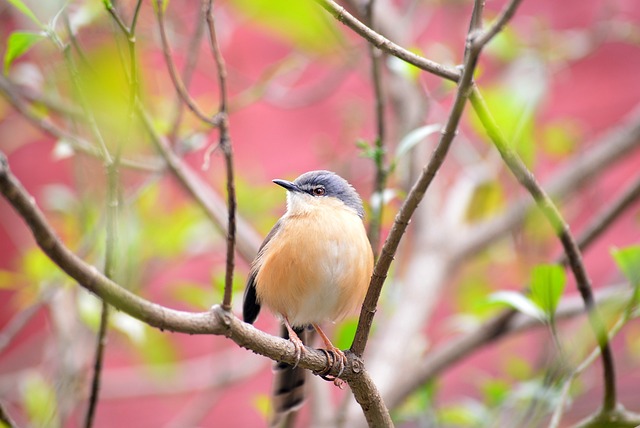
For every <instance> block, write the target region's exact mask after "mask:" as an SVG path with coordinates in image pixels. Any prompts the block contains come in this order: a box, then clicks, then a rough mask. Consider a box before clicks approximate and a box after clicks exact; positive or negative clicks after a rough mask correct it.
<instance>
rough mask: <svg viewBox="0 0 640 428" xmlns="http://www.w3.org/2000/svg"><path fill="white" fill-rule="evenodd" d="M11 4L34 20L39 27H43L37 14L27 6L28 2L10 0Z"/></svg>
mask: <svg viewBox="0 0 640 428" xmlns="http://www.w3.org/2000/svg"><path fill="white" fill-rule="evenodd" d="M8 2H9V3H10V4H12V5H13V7H15V8H16V9H18V10H19V11H20V12H22V14H23V15H24V16H26V17H27V18H29V19H30V20H32V21H33V22H34V23H35V24H36V25H37V26H38V27H42V23H41V22H40V20H39V19H38V18H37V17H36V15H35V14H34V13H33V12H32V11H31V9H29V7H27V5H26V4H24V2H23V1H22V0H8Z"/></svg>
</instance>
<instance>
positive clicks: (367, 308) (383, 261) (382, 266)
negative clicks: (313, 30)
mask: <svg viewBox="0 0 640 428" xmlns="http://www.w3.org/2000/svg"><path fill="white" fill-rule="evenodd" d="M323 3H324V1H323ZM354 19H355V18H354ZM479 54H480V50H471V51H469V54H468V55H467V56H466V58H465V64H464V68H463V71H462V76H461V77H460V80H459V81H458V89H457V91H456V96H455V99H454V102H453V106H452V107H451V113H450V114H449V118H448V119H447V123H446V124H445V127H444V129H443V130H442V134H441V137H440V141H439V142H438V145H437V147H436V149H435V151H434V152H433V155H432V156H431V159H430V160H429V162H428V164H427V165H425V167H424V168H423V170H422V173H421V174H420V177H419V178H418V180H417V181H416V182H415V184H414V185H413V187H412V188H411V190H410V191H409V194H408V195H407V198H406V199H405V200H404V202H403V203H402V206H401V207H400V210H399V211H398V214H396V217H395V220H394V223H393V226H392V228H391V231H390V232H389V236H388V237H387V239H386V241H385V243H384V245H383V247H382V251H381V252H380V258H379V259H378V261H377V263H376V265H375V267H374V269H373V276H372V278H371V284H370V285H369V290H368V291H367V295H366V297H365V299H364V303H363V305H362V311H361V312H360V318H359V320H358V327H357V329H356V333H355V337H354V339H353V343H352V345H351V350H352V351H353V352H354V353H355V354H356V355H358V356H362V354H363V353H364V349H365V347H366V345H367V340H368V338H369V332H370V331H371V326H372V324H373V318H374V315H375V313H376V306H377V304H378V300H379V298H380V292H381V291H382V286H383V284H384V281H385V279H386V277H387V272H388V271H389V267H390V266H391V262H392V261H393V258H394V255H395V253H396V251H397V249H398V245H399V244H400V240H401V238H402V235H403V234H404V232H405V230H406V229H407V226H408V225H409V222H410V220H411V217H412V216H413V213H414V212H415V210H416V208H417V207H418V204H419V203H420V201H422V198H423V197H424V194H425V192H426V191H427V189H428V188H429V185H430V184H431V182H432V181H433V179H434V177H435V175H436V172H437V171H438V170H439V169H440V167H441V166H442V164H443V163H444V159H445V157H446V155H447V152H448V151H449V147H451V143H452V142H453V139H454V137H455V135H456V133H457V129H458V124H459V123H460V119H461V118H462V113H463V111H464V107H465V104H466V102H467V98H468V96H469V93H470V91H472V89H473V73H474V71H475V67H476V64H477V62H478V56H479Z"/></svg>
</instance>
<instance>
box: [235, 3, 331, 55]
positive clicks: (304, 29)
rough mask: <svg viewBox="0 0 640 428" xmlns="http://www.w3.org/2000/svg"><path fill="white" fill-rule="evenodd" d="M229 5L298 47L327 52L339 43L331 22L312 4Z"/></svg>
mask: <svg viewBox="0 0 640 428" xmlns="http://www.w3.org/2000/svg"><path fill="white" fill-rule="evenodd" d="M231 4H232V5H233V6H235V7H237V8H238V9H239V10H240V11H241V12H242V13H244V14H245V15H247V16H249V17H250V18H251V19H253V20H255V23H256V25H259V26H261V27H263V28H265V29H267V30H269V31H270V32H271V33H273V34H275V35H276V36H278V37H280V38H282V39H284V40H287V41H289V42H292V43H293V44H295V45H297V46H299V47H300V48H303V49H307V50H311V51H314V52H320V53H324V52H328V51H330V50H332V49H333V47H334V46H335V45H336V44H337V42H339V41H341V36H340V33H339V32H338V31H337V29H336V27H335V22H334V20H333V19H330V17H328V16H327V15H326V14H325V13H324V12H323V11H322V10H321V9H319V8H318V7H317V6H316V5H315V4H313V2H308V1H290V0H236V1H234V2H231Z"/></svg>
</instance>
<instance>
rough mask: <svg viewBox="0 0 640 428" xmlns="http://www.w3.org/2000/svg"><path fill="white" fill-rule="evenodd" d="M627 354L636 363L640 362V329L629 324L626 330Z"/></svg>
mask: <svg viewBox="0 0 640 428" xmlns="http://www.w3.org/2000/svg"><path fill="white" fill-rule="evenodd" d="M624 339H625V340H624V341H625V350H626V353H627V354H628V355H629V356H630V357H631V358H633V359H634V360H635V361H636V362H638V361H640V327H639V326H637V325H635V324H628V325H627V326H626V327H625V330H624Z"/></svg>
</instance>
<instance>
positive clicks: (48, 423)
mask: <svg viewBox="0 0 640 428" xmlns="http://www.w3.org/2000/svg"><path fill="white" fill-rule="evenodd" d="M20 390H21V392H22V400H23V406H24V409H25V411H26V413H27V415H28V417H29V420H30V422H31V425H32V426H36V427H51V428H55V427H59V426H60V420H59V415H58V412H57V408H58V406H57V400H56V393H55V390H54V389H53V387H52V386H51V385H50V384H49V383H48V382H47V381H46V380H45V379H44V378H43V377H42V375H41V374H40V373H38V372H36V371H31V372H29V373H28V374H27V375H25V376H24V378H23V379H22V382H21V384H20Z"/></svg>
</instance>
